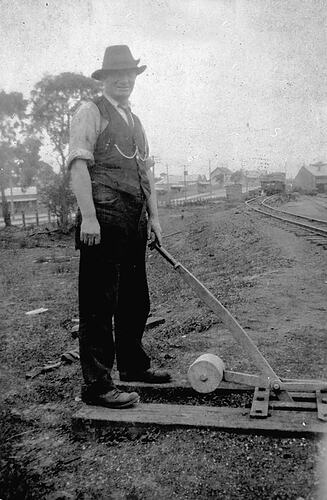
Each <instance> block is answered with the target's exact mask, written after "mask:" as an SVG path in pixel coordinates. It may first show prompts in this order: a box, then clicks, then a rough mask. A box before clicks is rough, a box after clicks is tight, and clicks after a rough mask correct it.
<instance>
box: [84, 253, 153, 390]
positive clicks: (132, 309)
mask: <svg viewBox="0 0 327 500" xmlns="http://www.w3.org/2000/svg"><path fill="white" fill-rule="evenodd" d="M80 252H81V254H80V272H79V310H80V328H79V343H80V359H81V366H82V373H83V377H84V383H85V386H84V389H83V390H84V391H85V390H86V391H90V393H92V394H102V393H105V392H107V391H108V390H110V388H112V387H113V382H112V378H111V370H112V367H113V363H114V359H115V354H116V359H117V368H118V370H119V371H129V372H133V371H134V372H135V371H140V370H141V371H142V370H147V369H148V368H149V367H150V360H149V357H148V356H147V354H146V353H145V351H144V349H143V346H142V335H143V332H144V328H145V324H146V321H147V317H148V314H149V309H150V302H149V292H148V285H147V278H146V270H145V263H144V259H143V261H142V262H140V263H136V264H130V263H120V264H117V263H114V262H112V261H111V259H110V258H108V256H107V252H106V248H105V246H103V245H101V244H100V245H95V246H86V245H81V248H80ZM113 323H114V332H113ZM113 333H114V335H113Z"/></svg>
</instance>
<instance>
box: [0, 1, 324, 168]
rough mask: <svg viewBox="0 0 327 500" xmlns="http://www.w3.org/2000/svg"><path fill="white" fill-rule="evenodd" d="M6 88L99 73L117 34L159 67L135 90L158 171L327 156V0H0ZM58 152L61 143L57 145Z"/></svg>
mask: <svg viewBox="0 0 327 500" xmlns="http://www.w3.org/2000/svg"><path fill="white" fill-rule="evenodd" d="M0 7H1V19H0V28H1V30H0V33H1V35H0V36H1V51H0V63H1V67H2V68H3V69H5V70H4V71H2V72H1V74H0V89H3V90H5V91H6V92H11V91H19V92H23V93H24V95H25V96H26V97H28V96H29V93H30V91H31V90H32V89H33V86H34V85H35V84H36V82H37V81H39V80H40V79H41V78H42V77H43V76H44V75H45V74H52V75H56V74H59V73H62V72H65V71H70V72H76V73H82V74H84V75H86V76H90V75H91V73H92V72H93V71H95V70H96V69H100V68H101V65H102V59H103V54H104V50H105V48H106V47H107V46H109V45H115V44H127V45H128V46H129V47H130V49H131V51H132V54H133V56H134V57H135V58H137V59H138V58H140V59H141V61H140V64H146V65H147V70H146V71H145V72H144V73H143V74H142V75H140V76H138V78H137V81H136V86H135V89H134V92H133V94H132V96H131V101H132V104H133V110H134V112H135V113H136V114H137V115H138V116H139V117H140V118H141V120H142V122H143V124H144V127H145V129H146V132H147V136H148V139H149V143H150V147H151V153H152V154H153V155H154V157H155V158H156V161H157V164H156V172H158V173H159V172H161V171H166V168H167V166H168V168H169V172H170V173H176V174H181V173H182V172H183V170H184V169H187V170H188V172H189V173H201V174H208V171H209V164H210V168H211V169H214V168H215V167H216V166H222V165H224V166H227V167H229V168H231V169H232V170H237V169H239V168H243V169H245V170H252V169H256V168H258V167H260V166H263V165H267V166H268V170H270V171H273V170H282V171H286V172H287V174H288V175H291V176H294V175H296V173H297V171H298V170H299V168H300V167H301V166H302V165H303V164H304V163H311V162H314V161H326V160H327V139H326V130H327V88H326V76H327V60H326V42H327V40H326V31H327V9H326V3H325V0H287V1H286V0H226V1H225V0H178V1H177V0H46V1H44V0H43V1H41V0H24V1H21V0H0ZM45 156H46V158H44V159H45V160H46V161H49V163H50V164H51V163H52V158H51V153H50V152H49V151H47V152H46V153H45Z"/></svg>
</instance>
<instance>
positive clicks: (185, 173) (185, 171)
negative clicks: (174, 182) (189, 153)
mask: <svg viewBox="0 0 327 500" xmlns="http://www.w3.org/2000/svg"><path fill="white" fill-rule="evenodd" d="M186 176H187V170H186V168H185V165H184V198H185V200H186V198H187V196H186V194H187V193H186Z"/></svg>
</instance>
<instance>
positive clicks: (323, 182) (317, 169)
mask: <svg viewBox="0 0 327 500" xmlns="http://www.w3.org/2000/svg"><path fill="white" fill-rule="evenodd" d="M293 187H295V188H296V189H303V190H304V191H315V190H317V191H319V192H321V193H323V192H327V163H324V162H321V161H319V162H317V163H311V165H303V167H301V168H300V170H299V172H298V174H297V175H296V177H295V179H294V181H293Z"/></svg>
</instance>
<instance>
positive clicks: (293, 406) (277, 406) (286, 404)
mask: <svg viewBox="0 0 327 500" xmlns="http://www.w3.org/2000/svg"><path fill="white" fill-rule="evenodd" d="M269 408H273V409H274V410H295V411H297V410H302V411H303V410H304V411H307V410H311V411H317V403H314V402H311V401H270V402H269Z"/></svg>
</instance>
